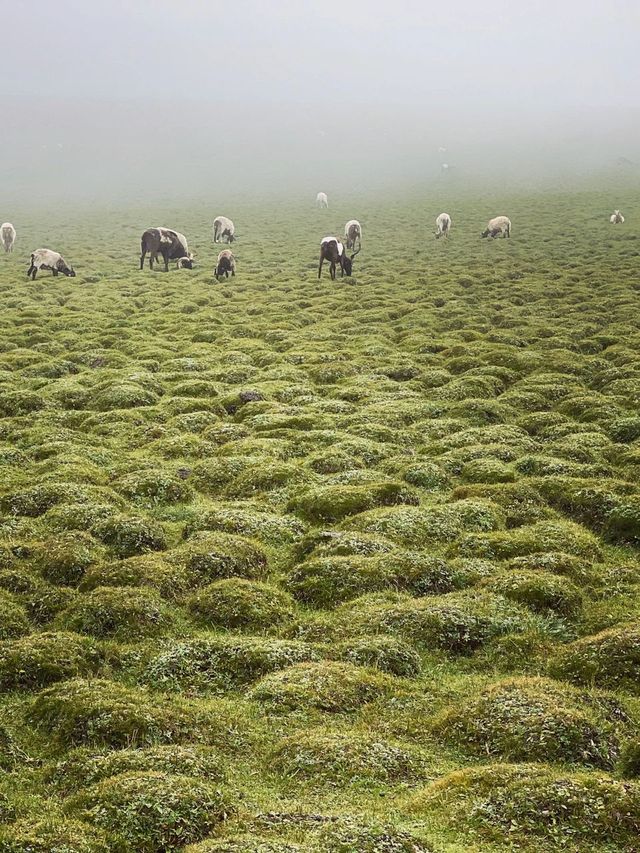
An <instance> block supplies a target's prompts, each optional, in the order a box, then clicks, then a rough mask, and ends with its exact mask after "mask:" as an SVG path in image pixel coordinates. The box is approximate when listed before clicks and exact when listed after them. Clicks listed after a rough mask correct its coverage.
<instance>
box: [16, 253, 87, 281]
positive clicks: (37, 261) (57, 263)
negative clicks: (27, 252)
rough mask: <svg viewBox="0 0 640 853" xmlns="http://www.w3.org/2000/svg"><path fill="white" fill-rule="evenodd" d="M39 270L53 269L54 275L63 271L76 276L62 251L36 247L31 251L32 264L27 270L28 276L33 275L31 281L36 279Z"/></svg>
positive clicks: (70, 275) (67, 274)
mask: <svg viewBox="0 0 640 853" xmlns="http://www.w3.org/2000/svg"><path fill="white" fill-rule="evenodd" d="M39 270H51V272H52V273H53V275H54V276H57V275H58V273H59V272H61V273H62V274H63V275H66V276H69V277H70V278H75V277H76V274H75V271H74V269H73V267H70V266H69V265H68V264H67V262H66V261H65V259H64V258H63V257H62V255H61V254H60V252H54V251H52V250H51V249H36V251H35V252H32V253H31V266H30V267H29V269H28V270H27V278H29V276H31V281H35V280H36V275H37V274H38V271H39Z"/></svg>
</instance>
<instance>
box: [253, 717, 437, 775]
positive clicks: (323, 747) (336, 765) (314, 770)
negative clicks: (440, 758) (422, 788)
mask: <svg viewBox="0 0 640 853" xmlns="http://www.w3.org/2000/svg"><path fill="white" fill-rule="evenodd" d="M269 763H270V765H271V766H272V767H273V768H274V769H275V770H277V771H278V772H279V773H282V774H283V775H284V776H285V777H287V778H289V779H294V780H296V781H297V780H298V779H302V780H312V781H314V782H327V783H329V784H331V785H346V784H353V783H362V782H370V781H376V782H385V783H390V784H393V783H397V782H403V781H404V782H408V781H415V780H417V779H420V778H424V777H425V775H426V765H425V761H424V759H423V758H422V756H421V755H420V753H419V752H418V751H417V750H416V749H415V748H410V747H405V746H401V745H399V744H397V743H390V742H389V741H385V740H382V739H378V738H376V737H374V736H372V735H367V734H361V733H359V732H357V731H350V732H344V733H337V732H336V733H333V732H327V731H325V730H323V729H312V730H307V731H302V732H297V733H296V734H294V735H290V736H289V737H286V738H284V739H283V740H282V741H280V743H279V744H277V746H276V747H275V749H274V750H273V751H272V752H271V754H270V756H269Z"/></svg>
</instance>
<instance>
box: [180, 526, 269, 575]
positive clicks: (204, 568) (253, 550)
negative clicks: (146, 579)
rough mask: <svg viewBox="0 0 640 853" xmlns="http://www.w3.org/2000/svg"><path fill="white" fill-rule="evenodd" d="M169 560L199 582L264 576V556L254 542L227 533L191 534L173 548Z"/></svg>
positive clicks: (263, 551) (265, 565) (262, 549)
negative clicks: (187, 538) (181, 543)
mask: <svg viewBox="0 0 640 853" xmlns="http://www.w3.org/2000/svg"><path fill="white" fill-rule="evenodd" d="M171 561H172V562H175V563H176V564H177V565H179V566H181V567H182V568H184V570H185V571H186V572H187V573H188V574H189V575H190V576H192V577H193V578H194V579H197V580H200V581H211V580H219V579H222V578H234V577H238V578H246V579H248V580H253V579H256V578H260V577H262V576H263V575H264V573H265V571H266V567H267V554H266V552H265V550H264V548H262V547H261V546H260V545H259V544H258V543H257V542H252V541H251V540H250V539H245V538H244V537H242V536H232V535H231V534H228V533H208V532H199V533H194V534H193V536H192V537H191V538H190V539H189V540H188V541H187V542H185V543H184V545H181V546H179V547H178V548H174V549H173V551H172V552H171Z"/></svg>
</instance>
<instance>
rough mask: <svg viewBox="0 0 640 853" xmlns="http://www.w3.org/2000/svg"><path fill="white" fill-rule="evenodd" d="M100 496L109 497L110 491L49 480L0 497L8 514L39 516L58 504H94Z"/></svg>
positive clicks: (0, 505) (0, 501)
mask: <svg viewBox="0 0 640 853" xmlns="http://www.w3.org/2000/svg"><path fill="white" fill-rule="evenodd" d="M98 497H102V498H103V499H104V498H105V497H109V493H108V492H105V491H101V490H99V489H98V488H97V487H95V486H91V487H89V486H79V485H76V484H75V483H64V482H55V481H51V480H48V481H45V482H42V483H40V484H39V485H35V486H31V488H28V489H24V490H20V491H15V492H8V493H6V494H4V495H3V496H2V497H1V498H0V510H2V512H5V513H7V514H8V515H25V516H27V517H28V518H38V517H39V516H41V515H44V514H45V512H47V511H48V510H50V509H51V508H52V507H54V506H57V505H58V504H77V503H80V504H92V503H95V501H96V499H97V498H98Z"/></svg>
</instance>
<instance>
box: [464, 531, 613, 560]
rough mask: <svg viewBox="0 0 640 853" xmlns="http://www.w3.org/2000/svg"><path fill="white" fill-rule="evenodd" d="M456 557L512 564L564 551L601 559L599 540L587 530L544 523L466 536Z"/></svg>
mask: <svg viewBox="0 0 640 853" xmlns="http://www.w3.org/2000/svg"><path fill="white" fill-rule="evenodd" d="M453 551H454V553H459V554H462V555H468V556H475V557H485V558H487V559H497V560H508V559H510V558H512V557H525V556H528V555H529V554H537V553H541V552H545V551H564V552H565V553H567V554H574V555H576V556H578V557H585V558H587V559H599V558H600V556H601V551H600V544H599V542H598V540H597V539H596V538H595V537H594V536H593V535H592V534H591V533H589V532H588V531H587V530H585V529H584V528H583V527H580V526H579V525H577V524H574V523H573V522H570V521H540V522H538V523H537V524H530V525H526V526H524V527H519V528H516V529H515V530H509V531H501V530H498V531H495V532H490V533H475V534H468V535H466V536H463V537H462V538H461V540H460V542H459V543H458V544H457V545H456V546H455V547H454V548H453Z"/></svg>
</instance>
